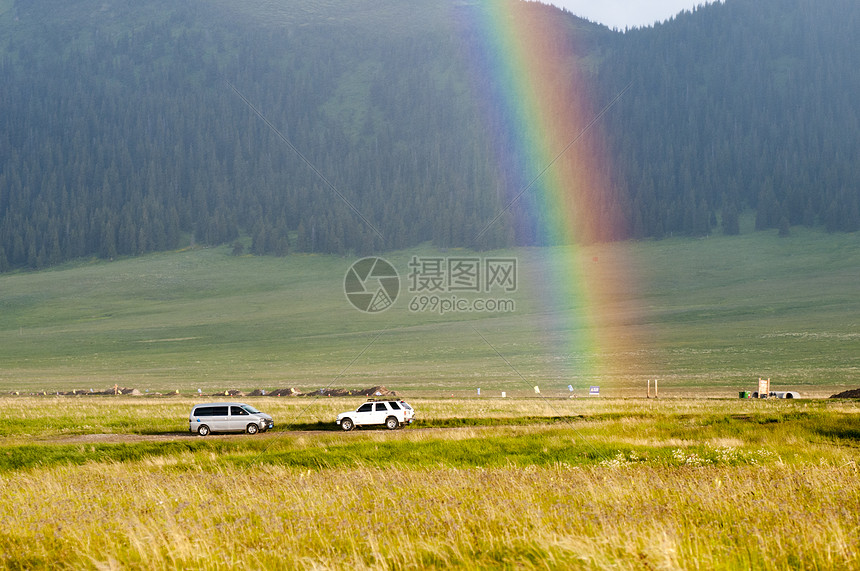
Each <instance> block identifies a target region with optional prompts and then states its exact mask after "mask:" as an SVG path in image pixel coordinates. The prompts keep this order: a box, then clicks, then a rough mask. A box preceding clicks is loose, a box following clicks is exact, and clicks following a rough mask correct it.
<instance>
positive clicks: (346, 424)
mask: <svg viewBox="0 0 860 571" xmlns="http://www.w3.org/2000/svg"><path fill="white" fill-rule="evenodd" d="M340 427H341V428H343V429H344V430H345V431H346V432H349V431H350V430H352V429H353V428H355V424H353V422H352V419H350V418H344V419H343V420H341V421H340Z"/></svg>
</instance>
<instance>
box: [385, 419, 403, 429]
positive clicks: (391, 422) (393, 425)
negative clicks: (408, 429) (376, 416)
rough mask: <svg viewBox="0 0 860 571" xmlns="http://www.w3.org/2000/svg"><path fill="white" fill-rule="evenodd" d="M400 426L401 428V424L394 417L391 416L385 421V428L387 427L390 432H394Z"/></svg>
mask: <svg viewBox="0 0 860 571" xmlns="http://www.w3.org/2000/svg"><path fill="white" fill-rule="evenodd" d="M398 426H400V423H399V422H397V419H396V418H395V417H393V416H389V417H388V418H386V419H385V427H386V428H387V429H388V430H394V429H396V428H397V427H398Z"/></svg>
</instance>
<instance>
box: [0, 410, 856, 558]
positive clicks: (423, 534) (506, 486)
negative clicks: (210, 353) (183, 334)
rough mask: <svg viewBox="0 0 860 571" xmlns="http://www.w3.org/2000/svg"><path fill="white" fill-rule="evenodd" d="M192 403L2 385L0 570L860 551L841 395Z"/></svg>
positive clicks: (851, 428) (852, 433)
mask: <svg viewBox="0 0 860 571" xmlns="http://www.w3.org/2000/svg"><path fill="white" fill-rule="evenodd" d="M192 402H193V401H192V400H191V399H187V398H164V399H139V398H131V397H118V398H114V397H92V398H78V399H75V398H44V397H2V398H0V406H2V407H3V410H4V413H5V414H4V415H3V417H2V419H0V427H2V431H0V433H2V434H3V436H2V438H0V489H2V490H3V494H2V495H0V522H2V523H3V525H2V526H0V538H2V541H0V568H8V569H17V568H49V567H50V568H57V567H60V568H74V569H101V568H120V567H121V568H125V569H177V568H194V569H222V568H233V567H236V566H239V565H241V566H244V567H249V566H250V567H254V568H257V567H267V568H284V569H334V568H344V567H347V568H353V569H407V568H418V569H436V568H451V567H462V568H475V569H490V568H493V569H497V568H518V569H606V568H617V569H642V568H646V569H651V568H655V569H656V568H673V569H697V568H708V569H737V568H756V569H786V568H804V569H809V568H815V569H844V568H853V567H856V566H857V565H858V563H860V530H858V527H857V525H856V514H857V513H858V510H860V486H858V479H857V460H858V439H860V432H858V430H857V428H856V427H857V421H858V414H860V407H858V405H857V404H856V403H854V402H846V401H838V400H832V399H829V400H799V401H778V400H768V401H757V400H756V401H739V400H737V399H735V400H729V399H659V400H655V399H651V400H646V399H546V400H544V399H535V398H531V399H510V398H508V399H501V398H495V399H485V400H478V399H468V400H467V399H417V400H414V401H413V404H414V405H415V407H416V410H417V413H418V422H417V424H416V425H415V426H413V427H409V428H406V429H403V430H397V431H388V430H385V429H362V430H357V431H354V432H350V433H344V432H341V431H336V430H334V429H333V424H332V422H331V419H332V416H333V414H334V413H335V412H337V411H338V410H340V409H342V408H344V406H345V405H344V402H345V399H327V398H323V397H317V398H313V399H288V398H284V399H266V398H258V399H256V400H253V402H254V403H255V404H256V405H258V406H260V407H263V406H265V407H266V410H267V411H269V412H271V413H272V414H273V415H274V417H275V419H276V422H277V425H276V428H275V429H274V430H273V431H270V432H268V433H266V434H258V435H254V436H248V435H223V436H210V437H205V438H203V437H195V436H191V435H189V434H187V433H185V432H183V431H184V430H186V427H187V424H186V423H187V420H185V419H187V416H186V415H187V411H188V410H189V406H190V405H191V403H192ZM308 428H314V430H313V431H309V430H307V429H308Z"/></svg>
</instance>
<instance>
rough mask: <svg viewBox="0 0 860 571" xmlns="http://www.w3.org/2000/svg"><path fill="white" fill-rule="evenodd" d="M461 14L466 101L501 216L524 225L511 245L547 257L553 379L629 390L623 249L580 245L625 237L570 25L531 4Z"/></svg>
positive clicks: (500, 4)
mask: <svg viewBox="0 0 860 571" xmlns="http://www.w3.org/2000/svg"><path fill="white" fill-rule="evenodd" d="M467 10H468V13H469V15H468V17H467V18H466V20H467V21H468V33H469V34H471V36H470V37H471V38H472V41H471V43H470V46H471V48H470V51H471V52H472V53H471V54H470V56H469V59H470V60H471V62H472V73H473V75H474V79H475V82H474V84H475V86H476V87H475V89H476V96H477V97H479V98H480V101H482V107H483V109H484V112H485V117H486V120H487V121H488V124H489V125H492V136H493V137H494V138H495V140H496V141H498V142H499V143H500V144H499V145H498V148H499V149H501V150H500V151H499V156H498V159H499V160H498V162H499V169H500V172H501V173H502V174H501V175H500V177H501V178H502V179H503V180H504V181H505V183H504V184H503V186H504V187H506V188H507V189H508V192H510V193H512V194H511V195H509V196H508V199H507V204H508V206H507V210H510V211H511V213H516V212H520V213H523V214H525V216H524V217H523V218H524V219H527V220H528V221H530V222H522V223H520V225H519V226H518V231H519V233H520V235H519V237H518V238H519V240H518V241H519V242H520V243H523V242H526V243H532V244H535V245H553V246H554V247H552V248H547V249H546V250H543V251H542V253H541V254H540V255H539V256H537V257H538V258H539V259H540V260H542V261H541V262H540V263H541V264H543V266H542V269H541V270H540V271H541V273H542V274H543V275H545V276H546V277H545V279H543V280H541V281H542V282H543V283H545V284H546V285H547V286H548V287H547V290H548V291H547V295H548V296H549V297H548V299H547V311H546V315H547V316H548V317H547V318H546V319H547V321H548V322H547V323H545V324H544V325H543V326H542V327H543V328H544V330H545V331H547V336H548V337H549V338H551V339H553V341H552V343H553V348H552V351H553V353H554V355H555V358H556V360H557V361H558V360H560V361H561V366H560V368H559V370H558V375H559V376H563V377H565V378H567V379H570V380H571V382H572V383H573V384H575V385H577V384H578V385H579V386H580V387H581V386H582V385H584V384H587V383H596V384H599V383H600V382H602V381H609V382H613V383H621V382H625V381H629V380H630V376H631V375H632V374H633V372H634V363H633V359H632V355H634V354H635V353H636V347H635V341H634V340H633V339H631V337H630V328H629V327H625V326H624V321H625V320H626V319H628V318H629V316H630V314H631V312H633V311H635V308H632V307H630V306H629V303H627V302H626V301H625V299H626V298H625V296H624V289H625V288H628V287H629V286H630V285H631V283H633V280H634V277H633V276H632V275H631V270H630V263H629V260H628V259H627V258H626V255H625V253H624V252H625V248H624V247H623V245H620V244H616V245H611V246H606V245H603V246H600V247H599V248H597V247H595V246H589V245H591V244H596V243H601V244H605V243H606V242H608V241H610V240H612V239H613V238H614V237H617V236H619V235H623V233H622V232H620V231H621V230H622V229H623V228H622V224H623V222H622V219H623V217H622V216H620V215H619V208H618V206H617V201H615V200H614V190H613V189H614V185H613V183H612V180H611V172H612V171H611V165H610V164H609V162H608V161H607V160H606V158H605V157H606V156H607V155H608V152H607V151H606V150H605V145H604V144H603V141H602V139H601V133H600V128H599V125H600V124H599V122H596V118H598V117H599V116H600V114H601V113H602V112H604V111H606V110H607V108H606V107H604V108H603V109H602V110H601V108H598V107H596V106H594V105H592V101H591V100H592V99H593V97H592V96H590V95H589V89H588V87H589V86H588V85H586V83H585V82H584V80H583V74H582V73H581V66H582V62H581V61H580V60H579V59H578V57H577V55H576V54H577V53H578V50H577V45H576V42H577V29H576V26H577V25H579V23H578V21H577V20H576V19H574V18H572V17H569V16H568V15H566V14H563V13H562V12H560V11H559V10H557V9H556V8H553V7H550V6H545V5H541V4H537V3H535V2H522V1H516V0H502V1H492V2H480V3H475V4H471V5H469V6H468V8H467ZM580 53H581V52H580ZM604 105H605V103H604ZM598 250H599V255H598ZM534 285H536V286H537V287H540V284H534Z"/></svg>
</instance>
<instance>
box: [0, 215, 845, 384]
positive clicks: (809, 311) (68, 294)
mask: <svg viewBox="0 0 860 571" xmlns="http://www.w3.org/2000/svg"><path fill="white" fill-rule="evenodd" d="M622 251H624V252H625V253H627V254H629V255H630V256H631V257H632V259H634V260H635V267H632V268H629V270H630V275H634V274H636V275H638V276H640V277H639V279H638V280H637V282H636V283H633V284H631V283H622V284H619V285H621V286H623V287H624V288H625V292H626V293H625V295H624V296H621V297H620V298H619V299H620V301H619V304H618V305H617V306H612V307H606V308H604V310H605V311H606V312H607V313H615V314H619V315H625V317H624V319H625V327H626V331H627V332H628V333H632V334H636V335H637V336H638V338H639V342H638V343H637V345H636V355H635V363H636V366H637V367H636V370H635V371H634V372H633V373H632V374H631V375H629V376H626V377H623V378H591V377H587V376H582V375H580V374H578V370H577V363H578V362H579V360H580V359H581V358H582V357H583V353H584V351H585V349H583V348H579V347H567V348H563V349H564V351H560V350H559V347H558V346H557V345H556V344H555V343H554V342H555V340H556V339H557V338H558V337H559V336H565V335H568V334H570V333H571V332H570V331H563V330H560V329H558V327H559V325H558V324H553V323H554V322H552V321H549V320H547V315H551V314H559V313H563V312H575V311H578V310H580V309H581V308H579V307H578V305H577V303H576V301H575V300H572V299H569V300H564V301H559V300H555V301H552V302H551V303H550V304H549V305H547V299H546V298H547V295H548V293H549V289H548V285H547V284H546V283H545V282H544V279H545V277H544V275H543V271H544V270H545V266H544V265H543V263H544V262H545V261H546V260H550V262H551V261H552V259H553V258H554V257H555V256H560V255H569V254H570V252H569V251H568V250H567V249H565V248H540V249H532V248H524V249H515V250H509V251H502V252H493V253H492V255H494V256H505V257H516V258H517V259H518V261H519V273H520V279H519V284H518V286H519V287H518V289H517V291H516V292H515V293H513V294H510V295H507V294H505V295H502V294H500V293H498V292H497V293H495V294H493V297H494V298H509V299H512V300H514V301H515V302H516V307H515V310H514V311H511V312H495V313H491V312H473V313H456V312H450V313H447V314H444V315H440V314H439V312H438V311H436V312H433V311H424V312H421V311H417V312H416V311H410V309H409V304H410V301H411V299H412V297H413V295H412V294H410V293H409V292H408V291H407V290H408V265H409V262H410V259H411V258H412V256H419V257H421V256H446V255H452V254H456V255H469V252H467V251H456V252H454V251H449V252H439V251H437V250H433V249H429V248H418V249H411V250H405V251H398V252H392V253H390V254H388V255H386V259H388V260H390V261H391V263H392V264H393V265H394V266H395V268H397V269H398V272H399V273H400V276H401V281H402V289H401V294H402V295H401V296H400V297H399V298H398V299H397V301H396V303H395V305H394V306H393V307H392V308H390V309H389V310H388V311H385V312H383V313H379V314H364V313H361V312H359V311H358V310H356V309H354V308H353V307H352V306H351V305H350V304H349V302H348V301H347V298H346V296H345V294H344V289H343V288H344V276H345V275H346V271H347V269H348V268H349V266H350V265H351V264H352V263H353V262H354V261H355V260H354V259H351V258H342V257H338V256H331V255H294V256H288V257H286V258H274V257H259V256H248V255H245V256H233V255H231V253H230V249H229V248H228V247H222V248H214V249H194V250H185V251H178V252H169V253H162V254H149V255H146V256H142V257H136V258H129V259H124V260H119V261H115V262H112V263H105V262H96V261H94V262H92V263H83V264H74V265H69V266H61V267H58V268H57V269H54V270H50V271H42V272H34V273H14V274H6V275H4V276H0V386H2V387H3V389H4V390H10V391H14V390H18V391H24V392H30V391H48V392H53V391H71V390H73V389H75V390H81V389H83V390H88V389H90V388H94V389H96V390H103V389H104V388H106V387H112V386H113V385H114V384H119V385H120V386H126V387H134V388H137V389H139V390H141V391H145V390H147V389H148V390H150V391H153V392H155V391H162V392H164V391H174V390H181V391H182V392H185V393H187V392H191V391H196V389H198V388H201V389H202V390H204V391H205V392H214V391H223V390H226V389H243V390H254V389H258V388H263V389H268V390H273V389H278V388H287V387H297V388H299V389H300V390H302V391H305V392H307V391H314V390H317V389H319V388H323V387H330V388H345V389H355V388H366V387H370V386H375V385H385V386H387V387H388V388H390V389H393V390H396V391H398V392H401V393H402V392H405V393H407V394H409V393H412V394H414V393H416V392H420V393H425V394H427V393H429V394H435V395H438V394H441V395H447V394H450V393H452V392H454V393H456V394H458V395H474V394H475V389H476V388H478V387H480V388H482V390H483V394H484V395H498V394H499V392H500V391H506V392H508V393H509V394H512V395H513V394H528V393H531V387H532V386H533V385H539V386H541V388H542V392H543V394H545V395H549V396H553V395H566V394H567V393H568V390H567V385H568V384H572V385H573V386H574V387H575V388H576V389H577V391H578V394H580V395H582V394H584V391H585V390H586V389H587V387H588V386H589V385H591V384H599V385H601V386H602V389H603V390H602V393H603V394H604V395H610V396H611V395H613V394H614V395H635V396H640V395H642V394H643V393H644V387H645V381H646V379H650V378H659V379H660V383H661V385H660V386H661V391H663V394H666V395H671V394H680V393H679V392H678V391H683V392H684V394H691V391H692V390H697V391H700V394H709V395H722V396H732V395H736V391H737V390H740V389H749V388H751V387H752V388H754V383H755V380H756V379H757V378H758V377H759V376H765V377H771V378H772V379H773V383H774V385H775V386H779V387H783V388H784V389H786V390H787V389H789V388H792V389H795V390H800V391H801V392H802V393H803V394H805V395H809V394H813V395H825V394H828V395H829V394H832V393H833V392H837V391H836V390H835V389H838V388H840V387H842V388H847V387H851V388H854V387H856V386H857V383H858V381H860V377H858V367H860V362H858V359H860V352H858V351H857V348H858V342H860V339H858V333H857V331H858V329H857V326H858V324H857V316H858V315H860V290H858V288H857V287H856V284H857V283H858V278H860V273H858V272H860V271H858V268H860V242H858V236H857V235H856V234H851V235H848V234H826V233H823V232H818V231H798V232H796V233H795V235H794V236H792V237H789V238H779V237H778V236H777V235H776V232H775V231H772V232H747V233H743V234H741V235H739V236H732V237H725V236H721V237H712V238H708V239H703V240H691V239H677V238H676V239H669V240H663V241H645V242H638V243H616V244H607V245H595V246H591V247H589V248H586V249H583V250H581V251H580V252H579V253H578V254H577V255H578V256H581V257H582V259H584V260H586V261H587V262H589V263H592V262H591V260H593V259H594V258H597V259H598V260H610V259H612V258H613V257H617V256H618V254H619V253H620V252H622ZM476 255H485V254H476ZM460 297H461V298H463V299H469V296H468V295H467V294H461V296H460ZM630 307H635V308H638V309H637V311H636V312H632V313H631V312H630V309H629V308H630ZM574 333H575V332H574ZM497 352H498V353H497ZM617 357H618V358H622V357H626V356H623V355H618V356H617ZM506 361H507V362H506Z"/></svg>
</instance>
